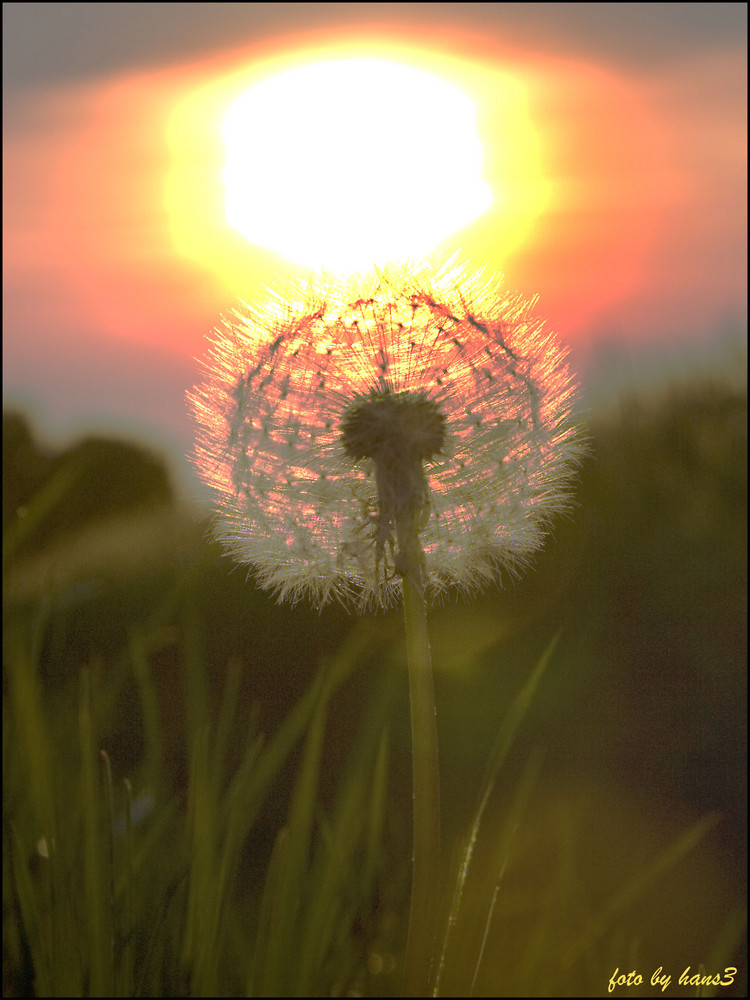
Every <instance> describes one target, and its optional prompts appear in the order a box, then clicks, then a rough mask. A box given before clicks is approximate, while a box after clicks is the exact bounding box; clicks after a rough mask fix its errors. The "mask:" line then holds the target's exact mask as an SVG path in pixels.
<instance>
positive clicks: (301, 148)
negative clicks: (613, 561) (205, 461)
mask: <svg viewBox="0 0 750 1000" xmlns="http://www.w3.org/2000/svg"><path fill="white" fill-rule="evenodd" d="M746 20H747V8H746V5H745V4H744V3H714V4H701V3H692V4H674V3H665V4H661V3H648V4H641V3H602V4H588V3H585V4H584V3H582V4H575V3H574V4H561V3H556V4H546V3H539V4H513V3H510V4H505V3H503V4H498V3H487V4H485V3H481V4H473V3H461V4H453V3H438V4H410V3H399V4H388V3H360V4H356V3H355V4H340V3H332V4H325V3H324V4H309V3H302V4H285V3H270V4H264V3H253V4H236V3H233V4H224V3H212V4H202V3H191V4H182V5H178V4H172V3H169V4H167V3H150V4H140V3H138V4H133V3H114V4H91V3H80V4H79V3H74V4H57V3H56V4H47V3H35V4H26V3H6V4H4V5H3V35H4V37H3V48H4V77H5V79H4V90H5V96H4V144H5V150H4V152H5V166H4V237H5V244H4V281H5V295H4V300H5V310H4V352H3V354H4V385H5V393H6V405H7V404H8V403H11V404H18V405H23V406H24V407H25V408H26V409H27V410H28V411H29V412H30V413H31V414H32V416H33V417H35V418H36V420H37V421H38V422H39V425H40V427H41V428H42V429H43V430H44V431H45V432H47V433H50V432H57V433H59V434H64V433H68V432H81V431H86V430H100V431H101V430H107V431H110V430H113V429H114V430H118V429H119V430H125V431H133V432H136V433H138V434H139V435H141V436H142V437H146V438H148V439H150V440H153V441H155V442H157V443H160V444H162V445H164V446H166V447H168V449H169V450H170V451H171V452H172V454H173V455H179V454H181V453H183V452H184V451H185V450H186V449H188V448H189V446H190V440H191V434H192V430H191V427H190V424H189V420H188V417H187V413H186V407H185V401H184V393H185V389H186V388H188V387H189V386H191V385H192V384H193V383H194V382H195V381H196V378H197V373H198V368H197V363H196V361H195V358H196V357H200V356H201V355H202V354H204V353H205V337H206V335H207V333H209V331H210V330H211V328H212V327H213V326H214V325H215V324H216V323H217V321H218V319H219V317H220V315H221V314H222V313H226V312H228V311H229V310H231V308H232V307H233V305H234V303H235V301H236V299H237V298H238V297H241V298H243V299H245V300H246V301H249V302H252V301H253V299H254V298H257V297H258V296H260V295H262V294H263V288H264V286H266V285H269V284H273V283H274V282H275V281H276V280H277V279H278V278H283V277H285V276H291V275H304V274H306V273H308V272H307V270H306V268H307V267H308V266H309V264H310V259H309V258H310V255H311V254H313V255H315V254H317V253H318V251H320V253H330V255H331V256H330V259H329V261H328V266H333V264H335V266H336V267H344V266H345V263H344V261H345V258H347V256H348V257H351V259H352V261H353V260H354V256H355V250H356V249H357V247H356V246H355V244H356V242H357V236H358V235H359V237H360V238H361V240H362V241H363V242H364V243H365V244H366V246H367V247H369V246H370V244H371V243H372V245H373V246H374V245H375V243H376V242H377V240H378V239H381V238H382V239H388V238H390V237H391V236H393V237H394V239H395V235H397V234H398V233H400V232H401V230H402V229H403V234H402V235H403V240H404V242H403V243H401V244H398V245H397V246H394V248H393V250H392V254H393V256H394V257H397V256H398V255H399V254H402V253H404V252H406V251H404V249H403V247H408V248H409V252H411V253H417V252H419V253H426V252H434V253H435V255H436V258H435V259H437V257H438V256H440V257H442V256H446V255H450V254H452V253H454V252H455V251H460V253H461V255H462V257H463V259H465V260H468V261H470V262H472V263H474V264H476V265H480V266H481V265H487V267H488V268H489V269H490V270H491V271H492V272H501V273H503V274H504V275H505V279H506V281H507V284H508V285H509V286H510V287H511V288H513V289H514V290H517V291H520V292H523V293H526V294H528V295H538V296H539V307H538V308H539V311H540V312H541V313H543V314H544V316H545V317H546V318H547V320H548V322H549V324H550V325H551V326H552V327H554V328H555V329H556V330H557V331H558V333H559V335H560V337H561V339H562V340H564V341H565V342H567V343H569V344H570V345H571V349H572V357H573V359H574V363H575V365H576V366H577V367H578V368H579V369H580V370H581V373H582V377H583V380H584V383H586V380H587V379H588V380H593V379H595V378H596V377H599V375H600V374H601V367H602V359H603V358H605V357H609V358H610V359H612V358H613V357H616V358H619V359H623V361H622V363H626V364H627V365H628V366H629V367H630V368H631V369H635V370H638V369H639V368H641V367H642V368H643V369H644V370H645V369H646V368H647V367H648V366H649V364H650V363H651V362H652V360H653V359H654V358H657V357H664V356H665V355H670V354H671V355H674V356H679V355H681V354H684V355H688V354H690V353H691V352H692V353H695V352H696V351H697V352H701V351H704V350H705V351H709V349H711V348H712V346H713V345H715V344H719V343H721V342H722V338H724V341H726V338H727V336H728V335H731V334H732V333H733V332H734V333H738V332H742V331H743V330H744V328H745V325H746V274H747V255H746V213H747V208H746V87H747V84H746ZM345 60H347V61H356V65H358V66H359V69H358V70H357V72H358V73H360V76H361V73H362V72H363V70H362V67H363V66H364V67H365V69H366V70H367V72H369V69H370V68H372V67H373V66H376V69H377V71H378V72H381V69H382V67H383V66H384V65H386V66H388V67H391V68H390V69H388V70H387V72H386V75H385V76H383V77H377V78H376V79H375V82H374V83H373V84H372V86H373V87H374V91H373V93H374V94H375V95H376V97H377V99H373V100H372V101H371V100H369V99H368V100H363V99H362V97H361V92H360V90H359V89H358V88H359V86H360V84H359V82H358V80H359V77H352V78H351V83H350V82H349V80H348V78H347V77H346V76H345V75H343V76H342V75H340V74H339V70H340V67H341V64H342V63H343V61H345ZM332 63H336V64H338V68H337V69H335V71H334V76H333V77H330V78H326V80H327V82H325V81H324V82H323V83H321V82H320V80H321V76H320V72H324V73H325V72H328V71H327V70H326V71H319V69H316V68H315V67H320V66H321V64H332ZM393 67H395V69H393ZM337 74H339V75H337ZM388 74H390V75H388ZM269 80H272V81H276V82H274V83H272V84H269V83H268V82H267V81H269ZM413 83H414V86H416V87H417V90H419V88H420V87H422V88H423V90H424V93H423V91H422V90H419V94H420V95H422V96H419V97H417V96H415V95H416V94H417V91H415V90H414V89H413V85H412V84H413ZM252 88H256V90H255V91H254V92H253V93H254V94H255V95H256V96H257V95H260V94H262V95H265V96H264V99H265V98H266V97H267V96H268V95H271V97H270V98H269V99H270V100H271V101H272V103H271V104H270V105H265V106H264V105H262V104H261V103H259V101H260V98H258V100H257V101H256V102H255V104H253V108H255V111H254V112H253V113H254V114H255V117H254V118H252V117H251V118H247V119H245V123H247V124H246V131H245V130H244V129H243V120H242V119H241V118H240V119H239V123H237V121H235V124H234V126H230V124H229V122H230V121H231V119H228V118H227V113H228V111H229V109H230V107H232V106H233V105H234V104H235V102H237V101H238V100H239V99H241V98H243V95H247V93H248V91H250V90H251V89H252ZM263 88H265V89H263ZM274 88H275V89H274ZM425 88H426V89H425ZM282 91H283V93H282ZM430 95H432V96H430ZM423 98H424V102H427V103H424V102H423V103H419V102H420V101H422V100H423ZM245 99H246V101H247V100H248V99H247V98H245ZM254 99H255V98H252V100H254ZM430 100H432V101H433V104H432V105H429V101H430ZM435 101H436V102H437V103H436V104H435V103H434V102H435ZM273 102H275V103H273ZM243 107H244V106H243V105H238V108H239V109H240V110H239V111H236V114H235V118H237V115H238V114H240V112H242V113H244V110H243ZM430 107H432V110H430ZM435 107H437V109H438V110H437V111H435V110H434V108H435ZM467 109H468V111H467ZM232 128H233V129H234V131H231V129H232ZM222 130H223V131H222ZM248 135H249V136H250V141H249V143H248V142H247V141H246V136H248ZM232 142H235V144H236V145H237V149H238V150H240V154H238V155H242V156H246V159H244V160H242V159H240V160H239V161H238V166H237V171H238V173H237V176H238V177H240V179H242V178H244V177H247V178H248V181H247V185H246V187H247V189H248V191H247V194H246V193H245V192H243V185H242V181H241V180H240V183H239V186H238V185H237V183H236V181H235V186H234V189H233V191H234V195H233V196H234V198H235V205H234V210H235V217H234V218H235V221H237V219H238V218H244V219H245V221H246V222H247V219H249V220H250V223H249V225H250V231H251V232H250V235H251V237H252V236H253V233H255V237H256V238H255V241H254V242H251V241H250V240H249V239H248V238H247V237H246V235H243V233H242V232H240V231H238V229H237V228H232V226H231V225H230V223H229V221H228V220H227V190H226V189H225V188H224V182H223V179H222V176H223V173H224V171H225V167H227V166H228V164H227V157H228V155H229V152H228V151H229V150H230V147H231V144H232ZM329 157H330V159H328V158H329ZM472 171H473V174H472ZM383 178H387V180H388V184H391V185H393V188H392V190H391V189H388V192H387V197H386V198H385V200H383V201H382V203H381V201H378V198H377V191H376V189H378V188H379V186H380V185H381V181H382V183H383V184H384V183H385V182H384V181H383V180H382V179H383ZM350 184H351V188H350V187H349V185H350ZM344 186H346V197H347V198H348V201H346V202H345V203H344V202H342V204H339V205H336V204H334V202H335V201H336V199H337V198H339V197H343V195H342V188H343V187H344ZM399 186H400V187H399ZM381 193H382V192H381ZM237 199H239V200H237ZM295 200H296V201H295ZM342 205H343V207H342ZM290 206H292V207H293V211H291V209H290ZM308 209H310V213H309V218H307V214H308ZM285 211H286V213H287V216H290V212H291V216H290V217H291V220H292V223H293V224H292V223H290V218H289V217H287V218H284V217H283V215H284V212H285ZM263 213H265V221H264V222H263V223H262V224H261V221H260V218H261V215H262V214H263ZM420 213H421V214H420ZM303 217H304V218H303ZM305 219H307V221H305ZM402 223H403V225H402ZM305 225H306V226H307V227H308V229H307V231H306V232H307V235H305V234H304V233H303V232H302V229H303V227H304V226H305ZM377 225H380V227H381V228H380V230H379V231H378V232H379V235H378V233H376V227H377ZM253 226H255V227H256V228H255V229H254V230H253ZM347 226H349V229H347V228H346V227H347ZM298 227H299V232H298ZM321 231H324V232H325V234H326V239H327V242H320V244H319V241H318V239H317V235H316V234H318V233H320V232H321ZM310 234H313V235H312V236H311V235H310ZM305 241H306V242H305ZM427 244H430V246H427ZM379 245H380V244H378V246H379ZM360 250H361V248H360ZM364 252H366V251H364ZM373 252H374V251H373ZM384 252H385V251H384ZM332 262H333V263H332ZM618 363H619V362H618Z"/></svg>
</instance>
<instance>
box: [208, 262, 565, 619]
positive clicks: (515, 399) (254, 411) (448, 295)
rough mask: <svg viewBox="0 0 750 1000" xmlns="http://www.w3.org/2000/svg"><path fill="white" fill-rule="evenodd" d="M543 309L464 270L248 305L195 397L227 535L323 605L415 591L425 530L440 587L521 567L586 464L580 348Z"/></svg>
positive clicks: (266, 570)
mask: <svg viewBox="0 0 750 1000" xmlns="http://www.w3.org/2000/svg"><path fill="white" fill-rule="evenodd" d="M532 306H533V303H529V302H527V301H525V300H523V299H522V298H520V297H517V296H513V295H510V294H508V293H507V292H505V291H503V290H502V289H501V288H500V287H499V286H498V284H497V283H488V282H486V281H485V279H484V278H483V276H482V275H481V273H475V272H472V271H470V270H468V269H467V268H465V267H462V266H456V265H455V264H454V263H450V262H449V263H448V264H446V265H444V266H443V267H442V268H441V269H439V270H438V271H437V273H432V274H431V273H430V272H429V271H428V270H427V269H426V268H425V267H421V268H418V269H409V268H404V269H402V270H400V271H398V272H397V271H395V270H389V271H387V272H377V273H373V274H371V275H369V276H366V277H362V276H359V277H357V278H351V279H342V280H334V279H329V278H325V279H316V280H315V281H313V282H311V283H310V284H309V285H304V284H302V283H300V284H299V285H293V286H289V287H288V288H287V289H285V290H284V291H283V293H270V294H269V297H268V300H267V301H266V302H265V303H262V304H261V305H257V306H254V307H253V308H251V309H247V311H244V310H243V311H241V312H237V313H235V314H234V315H233V316H232V317H231V318H230V319H229V321H228V322H227V323H226V324H225V325H224V327H223V328H222V329H220V330H218V331H217V333H216V336H215V339H214V343H213V348H212V352H211V356H210V359H209V361H208V363H207V366H206V377H205V381H204V383H203V384H202V385H201V386H199V387H198V388H197V389H196V390H195V391H194V392H193V393H192V394H191V403H192V407H193V412H194V415H195V418H196V420H197V422H198V425H199V434H198V444H197V451H196V463H197V467H198V470H199V472H200V474H201V476H202V478H203V479H204V481H205V482H206V483H207V484H208V485H209V486H211V487H212V488H213V490H214V491H215V493H216V495H217V498H218V505H217V506H218V514H219V517H218V519H217V523H216V527H215V534H216V537H217V538H218V539H219V540H220V541H221V542H222V543H223V544H224V545H225V547H226V548H227V549H228V550H229V551H230V552H231V554H232V555H233V556H234V557H235V558H236V559H237V560H238V561H239V562H241V563H246V564H248V565H250V566H251V567H252V568H253V571H254V573H255V575H256V577H257V580H258V582H259V583H260V585H261V586H263V587H265V588H269V589H272V590H273V591H275V592H276V594H277V595H278V596H279V598H280V599H287V598H288V599H291V600H297V599H299V598H301V597H303V596H306V597H308V598H310V599H311V600H312V601H313V603H315V604H316V605H323V604H325V603H326V602H327V601H329V600H331V599H340V600H342V601H344V602H349V601H352V600H353V601H355V602H357V603H359V605H360V606H366V605H379V606H386V605H388V604H390V603H392V602H393V601H394V600H397V599H398V596H399V594H400V576H401V575H403V570H404V567H403V560H404V559H406V558H410V556H409V554H408V552H406V551H405V550H406V543H405V538H406V536H407V535H409V534H410V533H411V532H412V531H413V529H414V527H415V525H416V527H417V528H418V531H419V538H420V543H421V553H420V556H419V558H420V560H421V572H422V578H423V582H424V586H425V589H426V592H427V593H428V594H430V593H432V594H436V593H440V592H441V591H444V590H445V589H446V588H449V587H457V588H459V589H460V590H464V591H466V590H471V589H473V588H476V587H478V586H481V585H484V584H487V583H488V582H490V581H493V580H497V579H499V578H501V576H502V575H503V574H507V573H514V572H516V571H517V570H518V569H519V568H521V567H522V566H523V565H524V563H525V562H526V561H527V560H528V558H529V556H530V555H531V554H532V553H533V552H534V551H535V550H536V549H537V548H538V547H539V546H540V544H541V542H542V539H543V536H544V530H545V527H546V526H547V525H548V523H549V521H550V519H551V518H552V517H553V516H554V515H555V514H557V513H558V512H560V511H561V510H563V509H564V508H565V507H566V506H567V505H568V503H569V486H570V479H571V475H572V473H573V471H574V469H575V467H576V465H577V464H578V461H579V459H580V456H581V453H582V446H581V439H580V435H579V433H578V429H577V426H576V422H575V419H574V417H573V413H572V408H573V404H574V400H575V386H574V384H573V382H572V380H571V377H570V374H569V372H568V369H567V366H566V364H565V352H564V351H563V350H562V348H561V347H560V346H559V345H558V343H557V341H556V340H555V338H554V336H552V335H551V334H550V333H549V332H548V331H547V330H546V329H545V328H544V325H543V324H542V323H541V322H540V321H539V320H538V319H536V318H534V316H533V314H532ZM407 524H408V528H407ZM422 553H423V554H422Z"/></svg>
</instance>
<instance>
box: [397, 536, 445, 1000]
mask: <svg viewBox="0 0 750 1000" xmlns="http://www.w3.org/2000/svg"><path fill="white" fill-rule="evenodd" d="M413 543H415V544H414V548H416V547H417V546H419V542H418V538H417V537H416V533H415V536H414V539H413ZM410 548H411V546H410ZM414 548H412V551H414ZM402 551H403V550H402ZM419 552H420V555H421V546H420V547H419ZM422 558H423V557H422ZM421 561H422V560H421V559H416V558H412V559H409V560H408V562H407V564H406V566H405V567H404V569H403V570H402V577H403V598H404V617H405V620H406V655H407V661H408V668H409V695H410V701H411V732H412V755H413V781H414V787H413V792H412V796H413V809H414V813H413V815H414V842H413V855H412V886H411V911H410V914H409V935H408V939H407V947H406V962H405V966H404V980H403V989H402V995H403V996H405V997H424V996H431V995H432V978H433V976H432V972H433V969H432V966H433V962H434V959H435V940H436V920H435V914H436V909H437V907H436V898H435V889H436V884H437V879H438V873H439V871H440V793H439V767H438V743H437V725H436V721H435V692H434V688H433V682H432V661H431V657H430V639H429V634H428V632H427V610H426V605H425V598H424V586H423V582H422V581H423V574H422V568H421Z"/></svg>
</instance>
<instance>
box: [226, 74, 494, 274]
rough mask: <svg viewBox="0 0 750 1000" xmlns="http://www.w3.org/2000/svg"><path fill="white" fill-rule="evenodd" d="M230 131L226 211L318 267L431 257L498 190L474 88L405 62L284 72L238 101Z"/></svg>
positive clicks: (264, 242)
mask: <svg viewBox="0 0 750 1000" xmlns="http://www.w3.org/2000/svg"><path fill="white" fill-rule="evenodd" d="M222 135H223V138H224V142H225V146H226V164H225V168H224V172H223V179H224V185H225V191H226V216H227V221H228V222H229V224H230V225H231V226H232V227H233V228H234V229H235V230H237V231H238V232H239V233H241V234H242V235H243V236H244V237H245V238H246V239H248V240H249V241H250V242H251V243H255V244H259V245H261V246H264V247H267V248H269V249H271V250H274V251H276V252H278V253H280V254H282V255H284V256H286V257H288V258H289V259H290V260H293V261H295V262H296V263H298V264H302V265H304V266H308V267H314V268H318V267H326V268H332V269H335V270H339V271H348V270H356V269H358V268H362V267H366V266H369V265H371V264H373V263H384V262H385V261H387V260H392V259H400V258H404V257H421V256H423V255H424V254H426V253H427V252H428V251H429V250H431V249H432V248H433V247H434V246H435V245H436V244H437V243H438V242H439V241H440V240H441V239H443V238H444V237H446V236H448V235H450V234H451V233H454V232H456V231H457V230H459V229H461V228H462V227H463V226H465V225H467V224H468V223H469V222H471V221H473V220H474V219H476V218H477V217H479V216H480V215H482V213H483V212H485V211H486V209H487V208H488V207H489V206H490V204H491V203H492V200H493V197H492V192H491V190H490V188H489V186H488V184H487V183H486V182H485V181H484V180H483V178H482V146H481V143H480V140H479V137H478V135H477V132H476V110H475V107H474V105H473V104H472V102H471V100H470V99H469V98H468V97H467V96H465V95H464V94H463V93H462V92H461V91H460V90H459V89H458V88H457V87H455V86H454V85H453V84H451V83H448V82H447V81H445V80H440V79H438V78H437V77H435V76H432V75H431V74H428V73H425V72H423V71H421V70H417V69H413V68H411V67H407V66H404V65H399V64H396V63H391V62H385V61H381V60H378V59H340V60H333V61H330V62H323V63H318V64H313V65H308V66H302V67H297V68H294V69H290V70H287V71H286V72H283V73H279V74H277V75H275V76H273V77H271V78H269V79H266V80H264V81H262V82H261V83H258V84H256V85H255V86H254V87H252V88H251V89H250V90H248V91H246V92H245V93H244V94H242V95H241V96H240V97H238V98H237V99H236V100H235V101H234V102H233V103H232V105H231V107H230V108H229V110H228V111H227V113H226V116H225V118H224V122H223V127H222Z"/></svg>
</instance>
